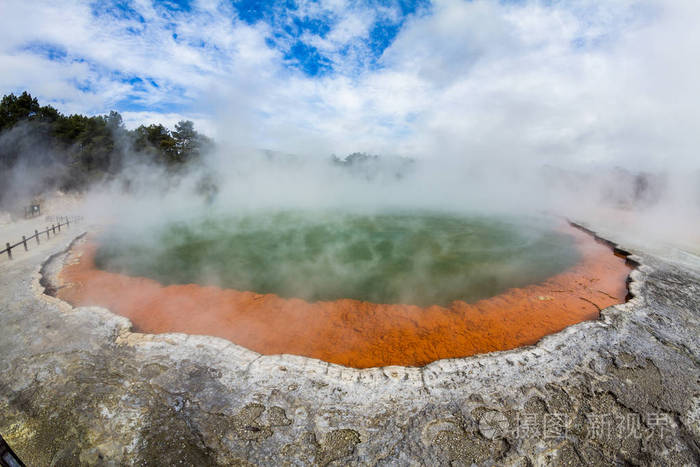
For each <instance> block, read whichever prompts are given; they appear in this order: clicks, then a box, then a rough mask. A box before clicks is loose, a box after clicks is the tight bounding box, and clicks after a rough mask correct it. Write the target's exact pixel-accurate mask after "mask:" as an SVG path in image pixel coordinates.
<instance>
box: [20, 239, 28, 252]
mask: <svg viewBox="0 0 700 467" xmlns="http://www.w3.org/2000/svg"><path fill="white" fill-rule="evenodd" d="M22 244H23V245H24V251H29V250H28V249H27V237H26V236H24V235H22Z"/></svg>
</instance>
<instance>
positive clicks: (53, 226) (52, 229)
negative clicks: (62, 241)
mask: <svg viewBox="0 0 700 467" xmlns="http://www.w3.org/2000/svg"><path fill="white" fill-rule="evenodd" d="M51 231H52V232H53V234H54V235H56V226H55V225H53V224H51Z"/></svg>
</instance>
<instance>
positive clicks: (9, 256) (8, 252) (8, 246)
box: [5, 242, 12, 259]
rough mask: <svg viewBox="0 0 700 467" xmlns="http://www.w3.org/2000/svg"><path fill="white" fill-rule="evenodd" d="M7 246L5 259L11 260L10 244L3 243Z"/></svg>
mask: <svg viewBox="0 0 700 467" xmlns="http://www.w3.org/2000/svg"><path fill="white" fill-rule="evenodd" d="M5 245H6V246H7V257H8V258H10V259H12V248H10V242H7V243H5Z"/></svg>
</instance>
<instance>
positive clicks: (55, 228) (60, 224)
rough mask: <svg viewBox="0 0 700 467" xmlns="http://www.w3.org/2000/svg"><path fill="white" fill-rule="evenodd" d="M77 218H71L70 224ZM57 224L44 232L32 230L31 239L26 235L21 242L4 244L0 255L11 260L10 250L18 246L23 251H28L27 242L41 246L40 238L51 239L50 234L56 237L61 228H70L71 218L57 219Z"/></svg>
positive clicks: (75, 221) (76, 220)
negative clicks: (4, 255) (33, 241)
mask: <svg viewBox="0 0 700 467" xmlns="http://www.w3.org/2000/svg"><path fill="white" fill-rule="evenodd" d="M78 219H79V218H77V217H73V219H72V223H73V224H75V223H77V222H78ZM57 222H58V224H51V227H48V226H47V227H46V230H42V231H41V232H39V231H38V230H34V235H32V236H31V237H27V236H26V235H22V240H20V241H19V242H17V243H15V244H10V242H7V243H5V249H4V250H0V255H3V254H5V253H7V257H8V258H10V259H12V249H13V248H17V247H19V246H20V245H22V246H23V247H24V251H29V246H28V245H27V242H30V241H32V240H36V244H37V245H41V236H42V235H46V240H48V239H49V238H51V234H53V235H54V236H56V234H57V233H61V227H66V228H68V227H70V224H71V218H70V217H59V218H57Z"/></svg>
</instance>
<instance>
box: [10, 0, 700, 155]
mask: <svg viewBox="0 0 700 467" xmlns="http://www.w3.org/2000/svg"><path fill="white" fill-rule="evenodd" d="M183 3H185V2H183ZM119 4H121V2H120V3H119ZM125 4H126V5H128V6H127V7H124V6H122V7H118V6H117V5H118V4H116V3H115V4H111V3H104V2H100V3H93V2H87V1H84V2H80V1H79V2H75V1H71V2H61V1H51V2H48V1H46V2H43V1H37V2H32V4H31V5H28V4H27V3H26V2H20V1H14V0H8V1H6V2H4V3H3V6H2V20H1V21H2V26H3V27H2V28H0V44H2V45H0V66H1V67H2V69H3V70H4V72H3V73H2V74H0V89H3V90H4V91H5V92H8V91H13V90H22V89H24V88H28V89H30V91H32V92H34V93H37V94H39V97H40V98H42V100H48V101H49V102H53V103H56V104H57V105H58V106H59V107H60V108H61V109H65V110H68V111H70V112H87V113H98V112H107V111H108V110H110V109H112V108H117V110H121V111H122V112H124V114H125V116H126V121H127V122H128V123H129V125H131V126H134V125H137V124H139V123H148V122H151V121H153V120H155V119H157V118H158V116H162V117H163V118H162V119H163V121H166V122H171V121H174V120H176V119H179V118H191V119H194V120H196V121H197V122H198V123H201V127H202V128H205V129H206V130H207V132H209V133H210V134H211V135H212V136H214V137H215V138H217V139H218V140H221V141H226V142H228V143H230V144H233V145H238V146H244V147H258V148H270V149H277V150H281V151H286V152H295V153H300V154H320V155H328V154H331V153H337V154H346V153H349V152H352V151H367V152H371V153H383V154H395V155H406V156H411V157H417V158H430V157H438V156H449V157H456V158H460V159H462V160H465V161H472V162H474V163H481V162H484V161H488V162H489V163H495V164H502V165H509V166H521V165H522V166H527V165H530V166H532V165H544V164H548V163H549V164H555V165H569V164H573V165H576V164H578V165H580V164H589V165H590V164H599V165H600V164H603V165H622V164H634V166H636V167H641V168H659V167H668V166H669V165H670V166H677V167H681V166H682V167H693V166H695V167H697V165H698V162H697V161H698V159H699V158H698V157H697V156H696V153H695V151H696V149H695V148H696V147H697V146H698V142H699V141H698V138H699V136H698V135H700V128H698V126H699V125H700V118H699V117H698V111H697V109H696V106H695V105H694V103H696V102H698V98H699V97H700V85H698V84H697V83H698V82H700V62H698V60H697V56H698V52H700V37H699V36H698V35H697V34H694V33H693V31H694V30H695V29H696V28H695V25H694V18H697V15H698V14H699V13H700V6H699V5H698V4H697V2H694V1H692V0H678V1H674V2H668V1H661V0H615V1H610V2H603V3H601V2H596V1H592V0H576V1H571V2H544V1H538V0H530V1H524V2H497V1H486V0H476V1H472V2H465V1H462V0H438V1H435V2H433V3H432V4H430V5H420V6H419V7H418V8H414V9H412V10H411V11H405V9H402V8H401V3H399V2H396V3H388V4H386V5H384V6H378V5H375V4H373V3H372V2H359V3H358V2H345V1H340V0H338V1H335V0H334V1H330V0H329V1H321V2H310V1H309V2H307V1H300V2H297V4H296V8H294V9H283V8H281V7H279V6H274V7H270V8H268V9H267V10H265V11H262V12H260V13H259V14H258V13H255V12H254V13H255V14H252V13H250V12H245V11H241V10H238V9H236V8H235V4H234V5H232V4H231V3H228V2H219V1H215V0H199V1H193V2H189V3H188V4H187V7H186V8H175V7H173V6H172V5H171V6H170V7H167V5H169V4H167V3H157V2H150V1H146V0H139V1H134V2H130V3H129V2H126V3H125ZM164 5H165V6H164ZM260 8H263V7H262V6H261V7H260ZM246 15H248V16H246ZM378 28H379V29H378ZM381 28H385V29H381ZM378 30H381V31H384V33H385V35H388V37H389V39H388V40H386V41H385V43H383V44H377V43H376V40H377V37H384V36H381V34H379V35H377V34H378V33H377V31H378ZM290 31H291V32H290ZM385 39H386V37H385ZM373 41H374V42H373ZM295 47H296V48H295ZM299 47H302V49H303V48H304V47H307V48H308V49H303V51H302V52H299V50H301V49H299ZM310 51H311V52H310ZM304 60H306V61H307V62H308V61H309V60H312V61H313V60H315V61H316V62H318V63H317V64H320V65H319V66H321V65H322V66H323V67H326V68H323V70H325V72H323V73H321V72H318V73H314V72H311V71H310V70H309V69H308V67H307V68H305V66H306V65H305V63H306V62H304ZM47 77H50V79H47Z"/></svg>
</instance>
